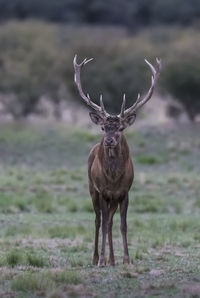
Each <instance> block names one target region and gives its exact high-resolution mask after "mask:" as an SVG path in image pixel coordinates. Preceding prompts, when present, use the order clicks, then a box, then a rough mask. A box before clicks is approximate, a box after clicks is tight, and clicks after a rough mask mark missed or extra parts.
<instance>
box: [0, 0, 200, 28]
mask: <svg viewBox="0 0 200 298" xmlns="http://www.w3.org/2000/svg"><path fill="white" fill-rule="evenodd" d="M10 18H15V19H16V18H17V19H20V20H21V19H27V18H37V19H44V20H48V21H53V22H71V23H89V24H91V23H92V24H114V25H116V24H117V25H123V26H128V27H129V28H130V29H132V30H134V29H135V28H137V27H141V26H149V25H153V24H180V25H188V24H192V23H193V22H194V21H195V20H198V19H199V18H200V1H199V0H190V1H189V0H168V1H166V0H135V1H132V0H123V1H121V0H107V1H101V0H42V1H40V0H0V20H7V19H10Z"/></svg>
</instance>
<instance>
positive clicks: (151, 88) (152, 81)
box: [124, 58, 162, 116]
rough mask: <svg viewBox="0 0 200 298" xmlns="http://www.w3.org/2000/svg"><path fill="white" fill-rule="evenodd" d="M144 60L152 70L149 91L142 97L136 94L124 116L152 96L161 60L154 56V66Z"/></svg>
mask: <svg viewBox="0 0 200 298" xmlns="http://www.w3.org/2000/svg"><path fill="white" fill-rule="evenodd" d="M145 62H146V63H147V65H148V66H149V67H150V69H151V71H152V77H151V86H150V88H149V91H148V92H147V94H146V96H145V97H144V98H143V99H140V95H139V94H138V98H137V100H136V102H135V103H134V104H133V105H132V106H131V107H130V108H129V109H127V110H125V112H124V113H125V116H128V115H129V114H131V113H135V112H136V111H137V110H138V109H139V108H141V107H142V106H143V105H144V104H145V103H146V102H147V101H148V100H149V99H150V98H151V96H152V94H153V90H154V87H155V85H156V82H157V80H158V78H159V75H160V71H161V68H162V60H161V59H158V58H156V63H157V67H156V68H155V67H154V66H153V65H152V64H151V63H150V62H149V61H148V60H147V59H145Z"/></svg>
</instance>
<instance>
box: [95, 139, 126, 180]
mask: <svg viewBox="0 0 200 298" xmlns="http://www.w3.org/2000/svg"><path fill="white" fill-rule="evenodd" d="M100 151H101V152H100V160H101V163H102V168H103V171H104V173H105V175H106V176H107V177H108V178H109V180H116V179H118V178H119V177H120V176H121V175H122V174H123V173H124V171H125V163H126V160H127V159H128V158H129V148H128V145H127V142H126V139H125V137H124V136H123V135H122V136H121V140H120V142H119V143H118V144H117V146H116V147H115V148H108V147H106V146H104V145H103V140H102V142H101V150H100Z"/></svg>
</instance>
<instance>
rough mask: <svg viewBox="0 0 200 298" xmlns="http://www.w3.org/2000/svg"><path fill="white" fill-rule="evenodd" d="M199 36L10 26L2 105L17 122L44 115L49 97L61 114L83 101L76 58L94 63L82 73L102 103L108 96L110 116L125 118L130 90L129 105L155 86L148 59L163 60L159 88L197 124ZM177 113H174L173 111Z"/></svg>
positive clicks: (0, 52)
mask: <svg viewBox="0 0 200 298" xmlns="http://www.w3.org/2000/svg"><path fill="white" fill-rule="evenodd" d="M199 40H200V33H199V30H195V29H192V28H188V29H181V28H177V29H175V28H171V29H170V28H154V29H153V30H144V31H143V32H140V33H139V34H135V35H132V34H131V35H130V34H127V32H126V30H125V31H121V29H119V28H118V29H117V28H111V27H110V28H109V27H104V26H101V27H94V28H92V27H91V26H90V27H88V26H86V27H83V26H82V27H81V28H80V27H79V26H65V25H55V24H49V23H48V24H47V23H44V22H38V21H26V22H16V21H12V22H8V23H6V24H4V25H2V26H1V27H0V103H1V111H2V107H3V109H4V111H5V112H6V113H9V114H11V115H12V116H13V117H14V118H16V119H17V118H21V117H26V116H28V115H29V114H32V113H42V112H43V111H42V110H41V109H40V107H41V105H40V100H41V98H45V99H48V101H51V103H52V105H53V106H54V107H55V115H57V116H59V109H62V103H63V102H64V101H69V102H70V101H73V102H74V101H75V100H76V99H78V103H79V104H80V103H81V101H80V97H79V95H78V94H77V90H76V88H75V86H74V82H73V76H74V70H73V65H72V61H73V57H74V55H75V54H77V55H78V62H81V60H82V59H83V58H85V57H88V58H90V57H93V58H95V59H94V61H92V62H91V63H89V64H88V65H87V66H86V67H85V68H87V69H83V72H84V74H83V76H82V81H83V88H84V90H85V92H88V93H89V94H90V96H91V98H92V99H94V101H95V100H96V102H98V103H99V95H100V93H103V98H104V103H105V105H106V107H109V112H111V113H112V112H113V113H119V107H120V106H121V101H122V96H123V93H126V95H127V106H130V105H131V104H132V103H133V100H134V99H136V98H137V94H138V93H141V92H142V94H145V92H146V90H148V88H149V84H150V76H151V72H150V70H149V68H148V66H147V65H146V64H145V62H144V58H145V57H146V58H148V60H149V61H151V63H153V64H155V57H162V59H163V70H162V74H161V76H160V79H159V84H158V89H157V91H159V92H161V93H163V94H170V95H172V96H173V98H174V99H175V100H177V101H179V102H181V104H182V105H183V106H184V108H185V110H186V112H187V114H188V116H189V118H190V119H191V120H193V119H194V117H195V116H196V115H197V114H198V113H200V101H199V94H200V84H199V82H200V54H199V53H200V43H199ZM173 113H174V111H173Z"/></svg>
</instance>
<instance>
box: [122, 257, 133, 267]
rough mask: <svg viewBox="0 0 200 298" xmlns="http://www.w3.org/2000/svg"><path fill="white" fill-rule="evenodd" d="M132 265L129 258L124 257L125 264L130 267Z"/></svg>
mask: <svg viewBox="0 0 200 298" xmlns="http://www.w3.org/2000/svg"><path fill="white" fill-rule="evenodd" d="M130 263H131V261H130V258H129V256H124V258H123V264H125V265H129V264H130Z"/></svg>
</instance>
